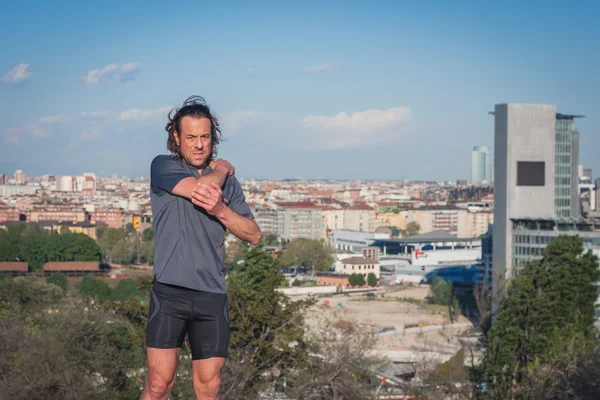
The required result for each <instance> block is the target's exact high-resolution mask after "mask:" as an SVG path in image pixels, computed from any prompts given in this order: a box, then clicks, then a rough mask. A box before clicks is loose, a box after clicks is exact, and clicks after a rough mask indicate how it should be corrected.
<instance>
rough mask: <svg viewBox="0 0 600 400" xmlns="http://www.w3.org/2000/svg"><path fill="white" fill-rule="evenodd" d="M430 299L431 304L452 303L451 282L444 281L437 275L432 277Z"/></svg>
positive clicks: (445, 304)
mask: <svg viewBox="0 0 600 400" xmlns="http://www.w3.org/2000/svg"><path fill="white" fill-rule="evenodd" d="M430 300H431V303H432V304H441V305H444V306H447V305H448V304H451V303H452V283H451V282H446V281H445V280H443V279H442V278H440V277H439V276H436V277H434V278H433V281H431V295H430Z"/></svg>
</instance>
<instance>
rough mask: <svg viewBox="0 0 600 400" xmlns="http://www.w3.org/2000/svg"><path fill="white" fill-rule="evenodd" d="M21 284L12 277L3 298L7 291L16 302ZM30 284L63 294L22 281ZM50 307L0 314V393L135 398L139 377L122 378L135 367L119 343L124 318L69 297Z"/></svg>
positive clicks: (43, 399) (48, 398)
mask: <svg viewBox="0 0 600 400" xmlns="http://www.w3.org/2000/svg"><path fill="white" fill-rule="evenodd" d="M23 282H24V281H23V280H20V278H17V279H14V280H11V282H10V284H11V285H14V286H18V288H11V287H3V290H2V291H0V293H2V295H3V296H5V295H6V292H5V290H7V291H8V292H9V293H10V294H11V296H12V297H11V301H12V302H19V301H21V296H20V295H21V293H20V291H21V290H22V289H23ZM33 282H36V283H37V285H36V289H37V290H40V291H41V292H42V293H47V292H53V293H56V292H58V293H60V292H62V291H61V290H60V289H59V288H57V287H56V286H54V285H48V284H46V283H44V282H40V281H27V284H26V285H30V284H33ZM48 305H50V304H48ZM51 305H52V308H50V309H45V308H41V307H37V308H32V309H31V310H30V312H29V313H27V314H24V313H22V312H20V311H19V310H18V309H12V310H10V311H9V312H8V313H7V314H4V315H2V316H0V343H2V346H0V371H2V377H1V378H0V390H1V393H2V394H1V395H0V397H2V398H6V399H36V400H53V399H94V400H95V399H97V400H101V399H102V400H104V399H116V400H119V399H122V400H125V399H133V398H139V397H140V394H141V393H140V389H139V387H140V385H141V384H142V379H139V378H137V377H136V376H134V377H132V378H127V375H126V373H127V372H129V368H131V367H133V366H134V365H132V364H128V363H127V357H126V355H128V353H126V352H124V351H122V349H123V347H122V346H121V344H123V338H124V336H122V333H121V332H123V328H125V327H127V322H125V321H122V320H121V319H120V318H118V317H117V316H115V315H114V314H109V313H107V312H105V311H104V310H102V309H98V308H94V307H90V308H89V309H88V308H84V307H82V305H80V304H76V303H73V302H69V301H60V300H57V299H55V300H53V301H52V303H51ZM38 306H41V304H38ZM124 330H125V331H127V329H126V328H125V329H124ZM125 345H126V343H125ZM129 354H130V353H129ZM137 365H140V364H137Z"/></svg>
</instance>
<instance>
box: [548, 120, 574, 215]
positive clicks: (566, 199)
mask: <svg viewBox="0 0 600 400" xmlns="http://www.w3.org/2000/svg"><path fill="white" fill-rule="evenodd" d="M575 118H577V116H576V115H564V114H556V137H555V140H556V144H555V152H556V154H555V177H554V181H555V188H554V191H555V198H554V204H555V208H556V217H557V218H569V217H572V218H577V217H579V215H580V205H579V132H578V131H577V128H576V127H575V122H574V119H575Z"/></svg>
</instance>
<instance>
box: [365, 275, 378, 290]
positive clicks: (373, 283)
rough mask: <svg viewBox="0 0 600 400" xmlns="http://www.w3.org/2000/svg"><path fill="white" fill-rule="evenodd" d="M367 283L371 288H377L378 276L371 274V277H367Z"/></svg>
mask: <svg viewBox="0 0 600 400" xmlns="http://www.w3.org/2000/svg"><path fill="white" fill-rule="evenodd" d="M367 282H368V283H369V286H371V287H373V286H377V276H376V275H375V274H374V273H372V272H369V275H368V276H367Z"/></svg>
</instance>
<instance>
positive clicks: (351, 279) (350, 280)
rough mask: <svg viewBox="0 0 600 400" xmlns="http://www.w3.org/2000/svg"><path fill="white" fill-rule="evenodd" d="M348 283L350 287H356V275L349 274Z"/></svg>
mask: <svg viewBox="0 0 600 400" xmlns="http://www.w3.org/2000/svg"><path fill="white" fill-rule="evenodd" d="M348 283H349V284H350V286H356V274H350V276H349V277H348Z"/></svg>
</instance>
